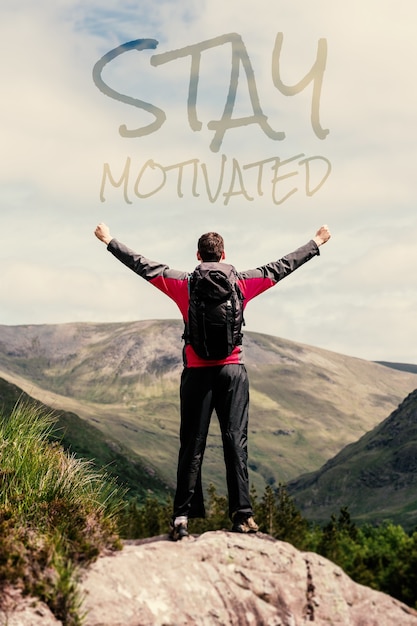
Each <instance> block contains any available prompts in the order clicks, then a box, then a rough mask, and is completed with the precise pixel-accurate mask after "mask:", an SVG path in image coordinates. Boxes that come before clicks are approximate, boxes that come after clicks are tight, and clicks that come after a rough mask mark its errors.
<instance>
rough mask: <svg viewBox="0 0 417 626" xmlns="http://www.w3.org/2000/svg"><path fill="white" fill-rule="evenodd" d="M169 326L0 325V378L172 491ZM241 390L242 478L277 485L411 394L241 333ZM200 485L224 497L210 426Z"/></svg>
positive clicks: (347, 364)
mask: <svg viewBox="0 0 417 626" xmlns="http://www.w3.org/2000/svg"><path fill="white" fill-rule="evenodd" d="M182 331H183V327H182V323H181V322H180V321H173V320H168V321H166V320H148V321H140V322H128V323H114V324H93V323H71V324H58V325H24V326H0V376H1V377H3V378H4V379H5V380H7V381H9V382H11V383H13V384H15V385H17V386H18V387H20V388H21V389H23V390H24V391H25V392H26V393H28V394H30V395H31V396H32V397H34V398H36V399H38V400H40V401H42V402H44V403H45V404H46V405H48V406H51V407H52V408H53V409H59V410H62V411H67V412H70V413H73V414H76V415H78V416H79V417H80V418H81V419H82V420H83V422H84V423H85V424H88V425H89V426H94V427H95V428H96V429H97V430H98V431H100V432H101V433H102V435H103V436H104V437H105V439H106V440H107V439H108V440H111V441H116V442H118V444H119V445H121V446H124V448H125V449H128V450H129V453H131V454H133V455H136V456H137V457H138V458H139V459H141V460H142V461H143V462H144V463H145V464H146V465H147V466H149V467H152V468H154V469H155V471H156V472H157V473H158V475H159V476H160V477H161V478H162V480H163V481H164V482H165V483H166V484H167V485H169V486H170V487H173V486H174V485H175V474H176V460H177V454H178V430H179V416H178V412H179V394H178V386H179V377H180V373H181V369H182V365H181V348H182V341H181V335H182ZM244 349H245V353H246V364H247V369H248V372H249V378H250V382H251V408H250V425H249V458H250V478H251V482H252V483H253V484H254V485H255V487H256V489H257V491H258V493H262V492H263V490H264V487H265V483H269V484H272V485H273V484H275V483H278V482H287V481H288V480H291V479H294V478H296V477H297V476H299V475H300V474H304V473H307V472H312V471H315V470H318V469H319V468H320V467H321V466H322V465H323V464H324V463H325V462H326V461H327V460H328V459H330V458H332V457H333V456H335V455H336V454H337V453H338V452H339V451H340V450H341V449H342V448H344V447H345V446H346V445H347V444H349V443H352V442H354V441H357V440H358V439H359V438H360V437H361V436H362V435H364V434H365V433H366V432H368V431H369V430H371V429H372V428H374V427H375V426H376V425H377V424H379V423H380V422H381V421H382V420H383V419H384V418H386V416H387V415H389V413H390V412H391V411H392V410H393V409H394V408H395V407H397V406H398V404H399V402H401V400H402V399H403V398H404V397H405V396H406V395H407V394H409V393H410V392H411V391H412V390H413V389H415V388H417V373H415V372H409V371H401V370H399V369H394V368H391V367H386V366H385V365H381V364H378V363H373V362H369V361H366V360H362V359H357V358H353V357H348V356H344V355H341V354H337V353H334V352H330V351H327V350H323V349H320V348H315V347H312V346H307V345H304V344H300V343H295V342H292V341H289V340H286V339H282V338H278V337H272V336H269V335H265V334H261V333H251V332H246V333H245V339H244ZM203 478H204V482H205V484H208V483H209V482H213V483H214V484H215V485H216V487H217V488H218V490H219V491H220V492H223V493H224V492H225V479H224V462H223V455H222V446H221V438H220V433H219V428H218V424H217V420H216V419H213V422H212V425H211V429H210V434H209V438H208V446H207V450H206V455H205V460H204V465H203Z"/></svg>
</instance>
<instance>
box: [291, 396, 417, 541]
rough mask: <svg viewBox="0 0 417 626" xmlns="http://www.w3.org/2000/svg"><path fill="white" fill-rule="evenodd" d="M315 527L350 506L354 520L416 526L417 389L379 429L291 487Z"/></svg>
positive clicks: (406, 526) (294, 481)
mask: <svg viewBox="0 0 417 626" xmlns="http://www.w3.org/2000/svg"><path fill="white" fill-rule="evenodd" d="M287 487H288V491H289V493H290V494H291V495H292V496H293V497H294V501H295V503H296V504H297V506H298V507H299V509H300V510H301V512H302V513H303V514H304V516H305V517H307V518H308V519H311V520H315V521H317V522H323V521H326V520H329V518H330V515H331V514H332V513H335V512H337V511H339V510H340V508H341V507H344V506H347V507H348V509H349V512H350V515H351V517H352V519H354V520H357V521H359V522H364V521H372V522H373V523H375V522H378V521H383V520H384V519H390V520H392V521H394V522H397V523H399V524H401V525H402V526H403V527H404V528H406V529H409V530H411V529H412V528H415V527H416V526H417V389H416V390H415V391H413V392H412V393H410V394H409V395H408V396H407V398H405V400H404V401H403V402H402V403H401V404H400V405H399V407H398V408H397V409H396V410H395V411H393V412H392V413H391V415H390V416H389V417H388V418H387V419H385V420H384V421H383V422H382V423H381V424H378V426H376V427H375V428H374V429H372V430H371V431H370V432H368V433H366V434H365V435H364V436H363V437H361V438H360V439H359V441H357V442H356V443H352V444H350V445H348V446H346V447H345V448H344V449H343V450H342V451H341V452H339V454H337V455H336V456H335V457H334V458H332V459H331V460H329V461H328V462H327V463H325V465H324V466H323V467H322V468H321V469H319V470H318V471H316V472H312V473H310V474H307V475H304V476H300V477H299V478H297V479H296V480H292V481H290V482H289V483H288V485H287Z"/></svg>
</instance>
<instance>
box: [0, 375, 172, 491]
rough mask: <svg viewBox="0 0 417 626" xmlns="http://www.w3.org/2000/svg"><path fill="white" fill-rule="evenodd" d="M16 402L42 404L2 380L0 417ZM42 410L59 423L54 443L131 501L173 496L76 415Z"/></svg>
mask: <svg viewBox="0 0 417 626" xmlns="http://www.w3.org/2000/svg"><path fill="white" fill-rule="evenodd" d="M17 402H30V403H32V402H35V403H36V404H41V403H39V402H37V401H35V400H33V398H30V396H28V395H27V394H25V393H24V392H22V390H21V389H19V388H18V387H16V386H15V385H12V384H11V383H8V382H7V381H5V380H4V379H2V378H0V416H1V417H3V418H7V416H8V415H10V413H11V412H12V410H13V408H14V406H15V405H16V403H17ZM41 405H42V404H41ZM42 406H43V408H44V410H45V412H46V413H47V414H50V413H52V414H53V417H54V419H55V420H56V424H55V426H54V430H53V432H52V436H51V441H59V442H60V443H61V445H62V446H63V447H64V448H65V449H66V450H68V451H69V452H70V453H73V454H75V455H76V456H78V457H81V458H84V459H88V460H91V461H93V462H94V465H95V466H96V467H97V468H99V469H104V470H105V471H106V473H107V474H109V475H110V476H113V477H114V478H115V479H116V482H118V483H119V485H121V486H123V487H124V488H126V489H127V490H128V491H127V494H126V495H127V496H128V497H134V496H135V497H139V498H140V499H143V498H144V497H146V495H147V494H152V495H153V496H155V497H159V498H163V499H165V498H166V497H167V495H168V494H169V493H172V487H173V485H171V486H168V485H167V484H166V483H165V482H164V481H163V480H162V479H161V478H160V477H159V476H158V473H157V472H156V471H155V469H154V468H153V467H151V466H149V464H147V463H144V462H143V460H142V459H140V458H139V457H138V456H137V455H135V454H133V453H132V452H131V451H130V450H129V449H128V448H126V447H125V446H122V445H120V443H119V442H117V441H115V440H110V439H108V438H105V437H104V435H103V434H102V433H101V432H100V430H98V429H97V428H95V427H94V426H92V425H90V424H88V423H87V422H85V420H82V419H80V418H79V417H78V415H75V414H74V413H69V412H66V411H51V409H50V408H49V407H47V406H45V405H42Z"/></svg>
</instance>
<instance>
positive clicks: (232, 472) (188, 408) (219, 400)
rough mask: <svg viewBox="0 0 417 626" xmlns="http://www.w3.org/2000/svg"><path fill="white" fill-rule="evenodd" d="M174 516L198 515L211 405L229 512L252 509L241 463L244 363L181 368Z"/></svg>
mask: <svg viewBox="0 0 417 626" xmlns="http://www.w3.org/2000/svg"><path fill="white" fill-rule="evenodd" d="M180 396H181V428H180V451H179V456H178V472H177V491H176V494H175V499H174V517H177V516H179V515H187V516H188V517H204V516H205V509H204V498H203V489H202V484H201V464H202V462H203V457H204V451H205V448H206V441H207V434H208V430H209V425H210V419H211V415H212V413H213V410H214V409H215V410H216V413H217V417H218V419H219V424H220V430H221V434H222V441H223V453H224V461H225V465H226V481H227V489H228V494H229V515H230V517H232V515H233V514H234V513H235V512H237V511H239V512H242V513H248V514H252V507H251V503H250V496H249V478H248V468H247V458H248V452H247V433H248V407H249V381H248V376H247V372H246V368H245V366H244V365H238V364H230V365H222V366H216V367H196V368H185V369H184V370H183V372H182V376H181V390H180Z"/></svg>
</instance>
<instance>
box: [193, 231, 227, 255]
mask: <svg viewBox="0 0 417 626" xmlns="http://www.w3.org/2000/svg"><path fill="white" fill-rule="evenodd" d="M197 258H198V259H199V260H200V261H222V260H223V259H224V258H225V254H224V241H223V237H222V236H221V235H219V234H218V233H205V235H201V237H200V239H199V240H198V250H197Z"/></svg>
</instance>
